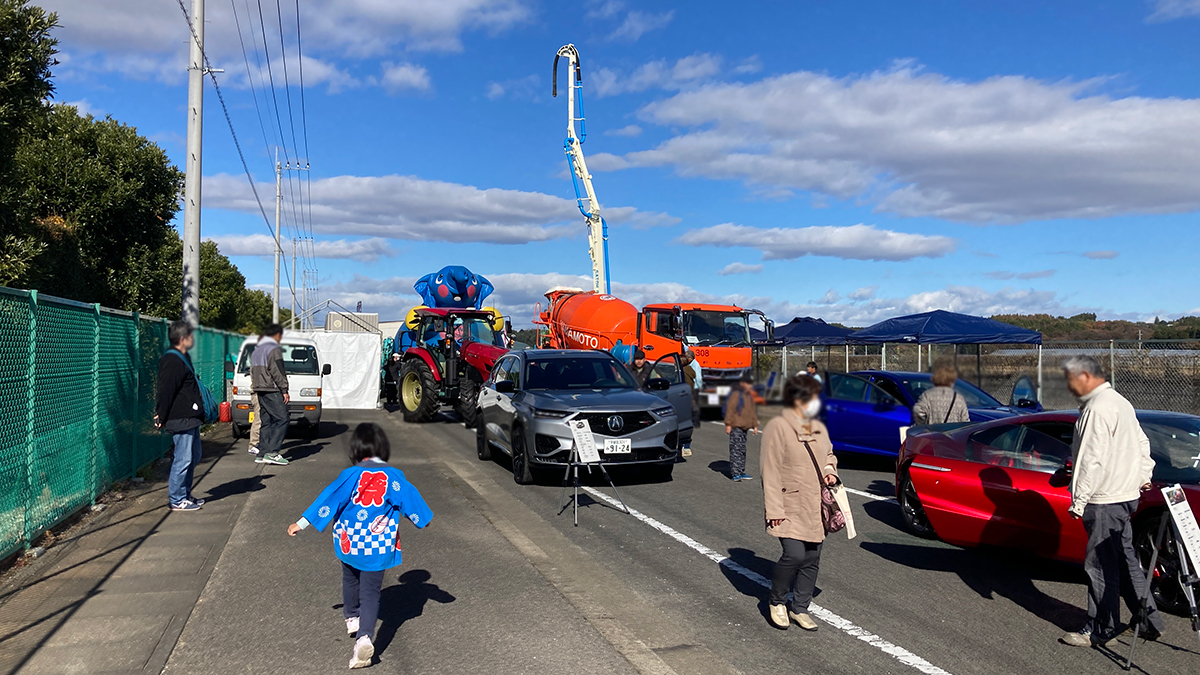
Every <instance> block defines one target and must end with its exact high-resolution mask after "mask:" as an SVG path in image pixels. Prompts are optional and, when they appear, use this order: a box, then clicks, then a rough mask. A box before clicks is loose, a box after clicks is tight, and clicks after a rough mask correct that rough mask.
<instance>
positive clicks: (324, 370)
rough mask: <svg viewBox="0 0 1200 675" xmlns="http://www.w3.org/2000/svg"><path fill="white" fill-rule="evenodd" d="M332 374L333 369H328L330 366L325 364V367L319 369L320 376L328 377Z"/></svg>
mask: <svg viewBox="0 0 1200 675" xmlns="http://www.w3.org/2000/svg"><path fill="white" fill-rule="evenodd" d="M332 372H333V368H332V367H330V365H329V364H328V363H326V364H325V366H324V367H323V368H321V374H322V375H328V374H330V373H332Z"/></svg>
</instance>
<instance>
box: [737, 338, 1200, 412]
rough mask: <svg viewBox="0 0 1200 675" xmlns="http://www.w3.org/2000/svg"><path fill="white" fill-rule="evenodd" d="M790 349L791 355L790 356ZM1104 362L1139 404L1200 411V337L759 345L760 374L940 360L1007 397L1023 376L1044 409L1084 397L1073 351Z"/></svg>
mask: <svg viewBox="0 0 1200 675" xmlns="http://www.w3.org/2000/svg"><path fill="white" fill-rule="evenodd" d="M785 354H786V356H785ZM1077 355H1089V356H1092V357H1094V358H1096V359H1097V360H1098V361H1100V363H1101V365H1103V366H1104V369H1105V371H1106V372H1107V373H1108V376H1109V380H1110V381H1111V382H1112V384H1113V386H1114V387H1115V388H1116V389H1117V391H1119V392H1121V394H1122V395H1124V396H1125V397H1126V398H1128V399H1129V401H1130V402H1131V403H1133V405H1134V407H1136V408H1138V409H1141V410H1169V411H1174V412H1183V413H1190V414H1193V415H1200V340H1105V341H1097V342H1047V343H1045V344H1044V345H1043V346H1042V347H1041V348H1040V349H1039V348H1038V346H1037V345H920V346H918V345H900V344H889V345H850V346H841V345H838V346H830V347H787V348H786V349H785V348H783V347H778V346H773V347H759V348H758V349H757V354H756V359H755V363H756V377H757V381H758V382H760V383H766V382H767V381H768V380H769V379H770V373H771V372H776V373H778V374H780V375H782V374H793V373H796V372H799V371H801V370H803V369H804V366H805V365H806V364H807V363H808V362H809V361H816V363H817V366H818V369H819V370H820V371H821V372H825V371H833V372H852V371H857V370H891V371H910V372H929V371H930V369H931V368H930V366H931V364H934V363H938V362H941V361H943V360H945V361H949V362H951V363H953V364H954V366H955V367H956V368H957V370H958V375H959V377H960V378H961V379H963V380H966V381H968V382H971V383H972V384H976V385H978V386H979V387H980V388H981V389H983V390H984V391H986V392H988V393H989V394H991V395H992V396H994V397H995V398H997V399H999V400H1000V401H1001V402H1002V403H1009V402H1010V399H1011V397H1012V393H1013V389H1014V387H1015V386H1016V385H1017V383H1018V381H1020V380H1021V379H1022V378H1023V377H1024V378H1028V380H1029V382H1030V384H1032V385H1033V386H1034V387H1035V388H1036V389H1037V390H1038V392H1039V394H1038V396H1039V400H1040V401H1041V403H1042V405H1043V407H1045V408H1046V409H1047V410H1066V409H1072V408H1076V407H1078V405H1079V403H1078V402H1077V401H1076V400H1075V397H1074V396H1072V395H1071V392H1069V391H1068V390H1067V385H1066V382H1065V380H1064V379H1063V375H1062V364H1063V362H1064V361H1066V359H1068V358H1070V357H1071V356H1077Z"/></svg>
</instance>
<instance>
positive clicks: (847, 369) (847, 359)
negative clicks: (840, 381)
mask: <svg viewBox="0 0 1200 675" xmlns="http://www.w3.org/2000/svg"><path fill="white" fill-rule="evenodd" d="M846 372H847V373H848V372H850V345H846Z"/></svg>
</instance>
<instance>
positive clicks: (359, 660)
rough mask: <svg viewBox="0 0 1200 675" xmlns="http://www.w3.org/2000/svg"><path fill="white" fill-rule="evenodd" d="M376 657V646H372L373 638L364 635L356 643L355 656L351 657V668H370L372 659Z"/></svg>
mask: <svg viewBox="0 0 1200 675" xmlns="http://www.w3.org/2000/svg"><path fill="white" fill-rule="evenodd" d="M372 656H375V645H373V644H371V638H370V637H368V636H366V635H364V636H362V637H360V638H358V640H356V641H355V642H354V656H351V657H350V668H351V670H353V669H355V668H368V667H370V665H371V657H372Z"/></svg>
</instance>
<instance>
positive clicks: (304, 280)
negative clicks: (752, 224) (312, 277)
mask: <svg viewBox="0 0 1200 675" xmlns="http://www.w3.org/2000/svg"><path fill="white" fill-rule="evenodd" d="M300 293H301V294H302V295H303V297H304V304H303V305H302V306H301V307H300V309H302V310H303V309H305V308H307V307H308V270H304V276H303V277H301V278H300ZM300 330H304V320H303V319H302V320H301V321H300Z"/></svg>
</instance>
